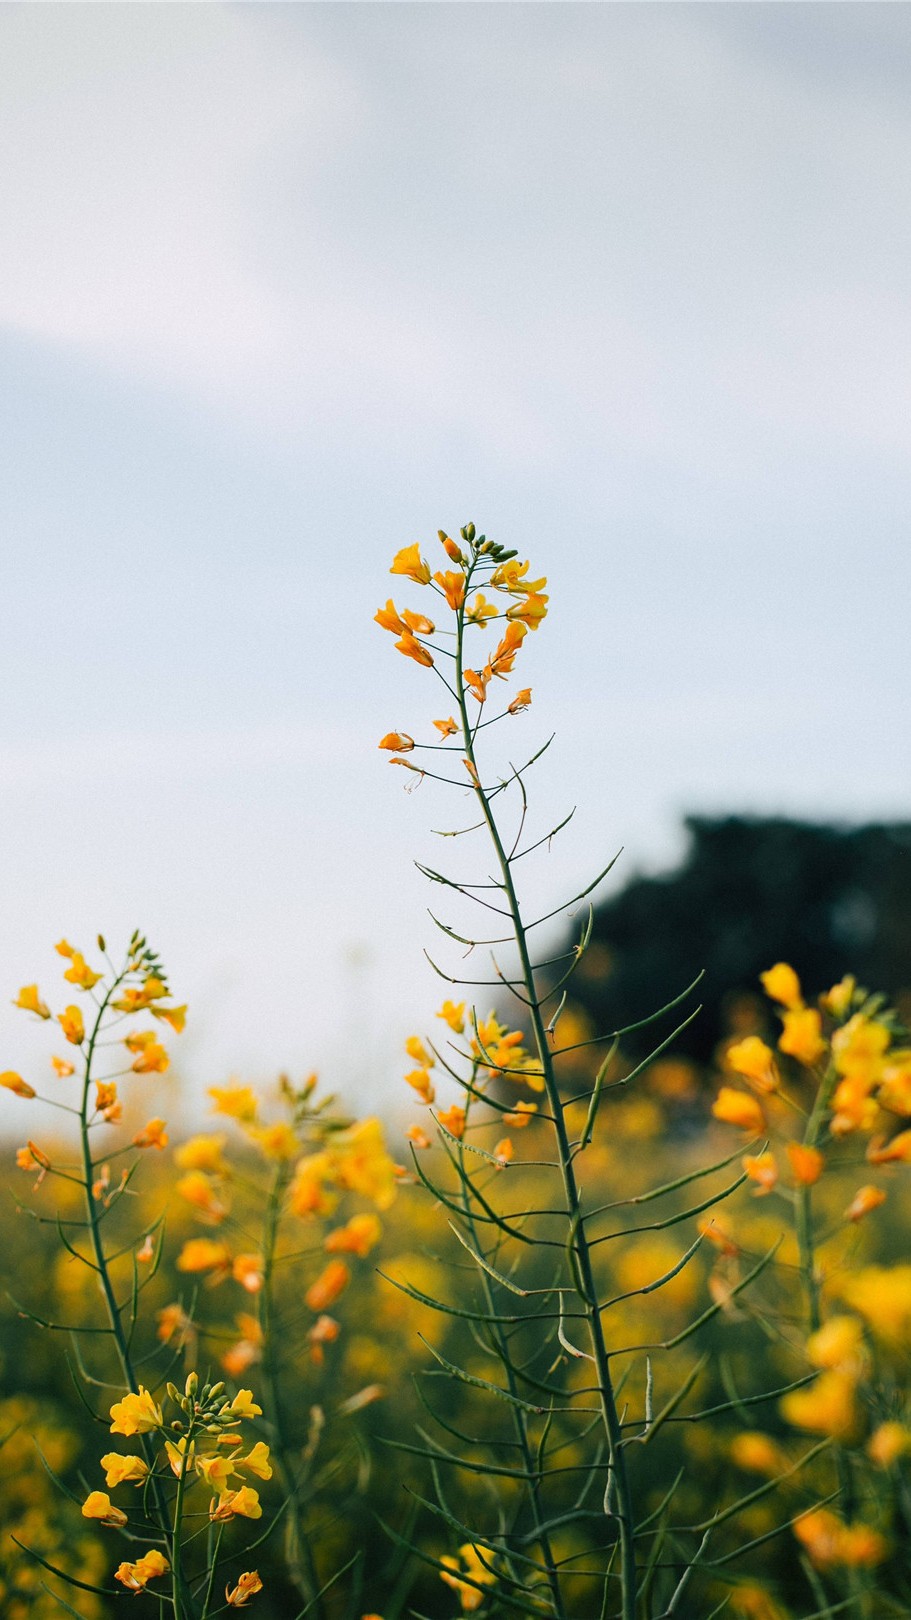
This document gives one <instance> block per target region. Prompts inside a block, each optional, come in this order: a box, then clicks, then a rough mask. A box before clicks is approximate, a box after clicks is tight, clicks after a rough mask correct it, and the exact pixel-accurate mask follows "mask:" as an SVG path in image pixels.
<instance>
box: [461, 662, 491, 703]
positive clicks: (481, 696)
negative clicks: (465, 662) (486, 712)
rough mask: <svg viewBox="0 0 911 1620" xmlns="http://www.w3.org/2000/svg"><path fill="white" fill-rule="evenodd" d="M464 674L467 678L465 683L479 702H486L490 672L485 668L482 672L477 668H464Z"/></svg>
mask: <svg viewBox="0 0 911 1620" xmlns="http://www.w3.org/2000/svg"><path fill="white" fill-rule="evenodd" d="M462 674H463V676H464V678H465V685H466V686H467V687H468V689H469V691H470V692H471V694H472V696H473V697H475V698H477V700H478V702H479V703H485V702H486V700H487V683H488V681H489V680H490V674H489V672H488V671H487V670H484V671H483V673H482V672H481V671H480V670H477V669H464V670H463V671H462Z"/></svg>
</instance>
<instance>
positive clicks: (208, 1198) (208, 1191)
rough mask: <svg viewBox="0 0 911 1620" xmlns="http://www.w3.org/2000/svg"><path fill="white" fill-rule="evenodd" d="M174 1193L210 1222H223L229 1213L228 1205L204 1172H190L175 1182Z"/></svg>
mask: <svg viewBox="0 0 911 1620" xmlns="http://www.w3.org/2000/svg"><path fill="white" fill-rule="evenodd" d="M174 1191H175V1192H176V1193H177V1196H178V1197H179V1198H183V1199H185V1201H186V1202H187V1203H188V1204H192V1205H193V1208H194V1209H198V1210H199V1211H200V1214H202V1215H204V1216H205V1217H206V1219H207V1220H209V1221H213V1222H216V1223H217V1222H219V1221H223V1220H224V1218H225V1216H226V1215H227V1213H228V1205H227V1204H226V1203H225V1202H224V1200H223V1199H222V1198H220V1197H219V1195H218V1193H217V1192H216V1190H215V1187H214V1185H213V1183H212V1182H211V1181H210V1179H209V1177H208V1176H207V1174H206V1172H205V1171H204V1170H188V1171H187V1173H186V1175H185V1176H180V1177H179V1179H178V1180H177V1181H176V1182H175V1184H174Z"/></svg>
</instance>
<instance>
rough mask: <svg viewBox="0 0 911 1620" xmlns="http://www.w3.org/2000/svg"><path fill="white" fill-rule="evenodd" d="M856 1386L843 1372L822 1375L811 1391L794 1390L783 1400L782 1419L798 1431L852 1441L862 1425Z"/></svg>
mask: <svg viewBox="0 0 911 1620" xmlns="http://www.w3.org/2000/svg"><path fill="white" fill-rule="evenodd" d="M854 1382H855V1381H854V1379H853V1378H852V1377H851V1376H849V1374H847V1373H845V1372H843V1371H841V1370H839V1369H835V1368H833V1369H832V1370H831V1371H827V1372H823V1373H820V1375H819V1377H818V1378H817V1379H816V1381H815V1383H813V1384H811V1385H810V1387H809V1388H807V1389H792V1390H789V1392H788V1394H787V1395H783V1396H782V1398H781V1401H780V1402H779V1406H780V1409H781V1414H782V1417H784V1418H785V1420H786V1421H787V1422H788V1423H791V1424H793V1426H794V1428H795V1429H806V1430H808V1432H809V1433H810V1434H827V1435H831V1436H832V1438H833V1439H836V1440H848V1439H849V1438H851V1437H853V1436H854V1435H856V1433H857V1429H858V1424H859V1412H858V1408H857V1401H856V1397H855V1393H854Z"/></svg>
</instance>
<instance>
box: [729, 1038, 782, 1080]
mask: <svg viewBox="0 0 911 1620" xmlns="http://www.w3.org/2000/svg"><path fill="white" fill-rule="evenodd" d="M724 1063H725V1068H727V1069H730V1070H731V1071H732V1072H733V1073H734V1074H739V1075H741V1076H742V1078H743V1079H744V1080H749V1081H751V1082H752V1084H753V1085H754V1086H755V1087H756V1089H757V1091H764V1092H769V1091H775V1090H776V1089H777V1087H778V1081H779V1076H778V1070H777V1068H776V1066H775V1054H774V1052H773V1051H772V1048H771V1047H770V1046H766V1043H765V1041H761V1040H760V1039H759V1036H758V1035H748V1036H747V1037H746V1039H745V1040H742V1041H736V1042H735V1043H734V1045H733V1046H729V1047H728V1049H727V1051H726V1052H725V1054H724Z"/></svg>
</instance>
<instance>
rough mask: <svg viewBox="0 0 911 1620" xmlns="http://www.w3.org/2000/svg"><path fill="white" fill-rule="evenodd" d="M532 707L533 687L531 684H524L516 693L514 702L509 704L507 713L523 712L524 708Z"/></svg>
mask: <svg viewBox="0 0 911 1620" xmlns="http://www.w3.org/2000/svg"><path fill="white" fill-rule="evenodd" d="M530 707H531V687H530V686H523V687H522V688H521V690H520V691H518V692H517V693H516V695H515V697H514V698H513V700H512V702H511V703H510V704H508V705H507V713H508V714H521V713H522V710H523V709H529V708H530Z"/></svg>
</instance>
